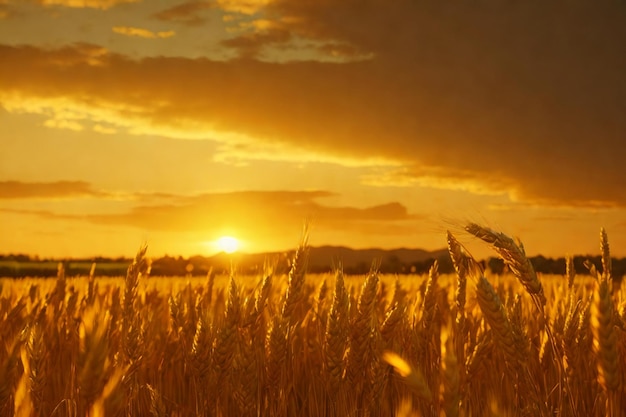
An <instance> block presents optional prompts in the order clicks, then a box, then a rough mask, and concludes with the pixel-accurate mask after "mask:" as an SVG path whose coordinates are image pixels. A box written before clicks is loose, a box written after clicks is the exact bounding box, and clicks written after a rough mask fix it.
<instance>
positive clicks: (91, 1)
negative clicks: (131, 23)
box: [37, 0, 141, 10]
mask: <svg viewBox="0 0 626 417" xmlns="http://www.w3.org/2000/svg"><path fill="white" fill-rule="evenodd" d="M140 1H141V0H37V2H38V3H39V4H41V5H43V6H63V7H72V8H92V9H102V10H106V9H110V8H112V7H115V6H117V5H120V4H127V3H137V2H140Z"/></svg>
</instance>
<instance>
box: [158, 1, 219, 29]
mask: <svg viewBox="0 0 626 417" xmlns="http://www.w3.org/2000/svg"><path fill="white" fill-rule="evenodd" d="M212 7H213V6H212V4H211V2H209V1H188V2H185V3H182V4H178V5H176V6H172V7H170V8H167V9H164V10H161V11H160V12H157V13H155V14H153V15H152V17H154V18H155V19H157V20H162V21H164V22H172V23H181V24H184V25H187V26H200V25H203V24H205V23H206V22H207V18H206V17H205V16H203V15H202V12H203V11H204V10H208V9H211V8H212Z"/></svg>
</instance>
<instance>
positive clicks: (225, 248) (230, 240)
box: [215, 236, 239, 253]
mask: <svg viewBox="0 0 626 417" xmlns="http://www.w3.org/2000/svg"><path fill="white" fill-rule="evenodd" d="M215 245H216V246H217V248H218V249H219V250H221V251H222V252H226V253H234V252H237V250H238V249H239V240H238V239H237V238H234V237H232V236H222V237H220V238H219V239H217V240H216V241H215Z"/></svg>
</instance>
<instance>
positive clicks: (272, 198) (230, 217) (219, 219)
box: [91, 191, 414, 231]
mask: <svg viewBox="0 0 626 417" xmlns="http://www.w3.org/2000/svg"><path fill="white" fill-rule="evenodd" d="M332 196H333V194H332V193H329V192H326V191H245V192H233V193H214V194H203V195H199V196H193V197H180V198H179V199H178V200H177V201H175V202H170V203H168V204H160V205H143V206H137V207H135V208H133V209H132V210H131V211H130V212H128V213H125V214H113V215H100V216H92V217H91V221H93V222H96V223H105V224H125V225H131V226H135V227H141V228H145V229H149V230H177V231H191V230H199V229H211V228H213V227H214V225H216V224H218V225H219V224H231V225H237V227H238V228H242V229H245V228H250V229H251V230H254V229H267V230H268V231H269V230H270V229H272V228H274V227H276V225H277V224H287V225H289V227H290V228H292V230H293V227H297V225H299V224H302V222H303V221H304V220H305V219H307V218H310V219H312V220H313V221H314V222H315V223H316V224H319V225H320V227H321V226H323V227H333V228H335V227H337V228H339V229H343V228H344V227H346V226H347V225H348V224H353V223H355V222H363V221H367V222H396V221H407V220H412V219H414V218H413V217H412V216H411V215H409V213H408V212H407V210H406V208H405V207H404V206H402V205H401V204H399V203H388V204H383V205H377V206H373V207H366V208H355V207H335V206H329V205H324V204H320V203H318V202H317V200H318V199H321V198H328V197H332Z"/></svg>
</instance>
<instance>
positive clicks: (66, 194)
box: [0, 181, 106, 199]
mask: <svg viewBox="0 0 626 417" xmlns="http://www.w3.org/2000/svg"><path fill="white" fill-rule="evenodd" d="M104 195H106V194H105V193H103V192H101V191H98V190H94V189H93V187H92V186H91V184H89V183H87V182H84V181H56V182H22V181H0V199H31V198H38V199H49V198H75V197H103V196H104Z"/></svg>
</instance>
